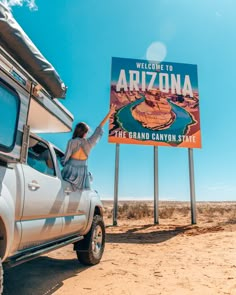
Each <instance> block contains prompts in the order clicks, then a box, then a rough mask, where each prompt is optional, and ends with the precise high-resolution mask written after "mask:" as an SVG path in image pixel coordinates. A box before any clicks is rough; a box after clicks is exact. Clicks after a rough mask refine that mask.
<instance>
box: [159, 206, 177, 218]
mask: <svg viewBox="0 0 236 295" xmlns="http://www.w3.org/2000/svg"><path fill="white" fill-rule="evenodd" d="M174 211H175V207H163V208H160V210H159V216H160V218H162V219H167V218H171V217H172V216H173V214H174Z"/></svg>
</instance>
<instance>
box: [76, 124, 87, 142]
mask: <svg viewBox="0 0 236 295" xmlns="http://www.w3.org/2000/svg"><path fill="white" fill-rule="evenodd" d="M88 131H89V127H88V125H87V124H85V123H84V122H80V123H78V124H77V125H76V126H75V130H74V133H73V136H72V139H74V138H77V137H79V138H83V137H84V135H85V133H87V132H88Z"/></svg>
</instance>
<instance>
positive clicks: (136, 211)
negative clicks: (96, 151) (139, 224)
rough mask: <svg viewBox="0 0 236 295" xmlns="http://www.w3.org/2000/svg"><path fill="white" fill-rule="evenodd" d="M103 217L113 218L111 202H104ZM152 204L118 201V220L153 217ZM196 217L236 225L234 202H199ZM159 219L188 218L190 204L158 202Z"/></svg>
mask: <svg viewBox="0 0 236 295" xmlns="http://www.w3.org/2000/svg"><path fill="white" fill-rule="evenodd" d="M103 203H104V207H105V216H106V217H107V218H111V217H112V216H113V202H112V201H104V202H103ZM153 207H154V206H153V202H151V201H120V202H119V203H118V218H120V219H136V220H137V219H142V218H145V217H153V216H154V208H153ZM196 210H197V212H196V213H197V216H198V218H200V219H201V217H202V218H203V217H204V218H205V219H208V221H209V222H211V221H212V220H216V219H217V218H218V217H220V218H221V219H222V218H223V219H224V220H226V221H228V222H232V223H236V202H212V203H211V202H199V203H197V204H196ZM158 214H159V218H160V219H171V218H177V217H181V216H182V217H189V216H190V214H191V208H190V204H189V203H187V202H166V201H165V202H160V203H159V210H158Z"/></svg>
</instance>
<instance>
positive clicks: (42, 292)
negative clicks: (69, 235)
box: [4, 204, 236, 295]
mask: <svg viewBox="0 0 236 295" xmlns="http://www.w3.org/2000/svg"><path fill="white" fill-rule="evenodd" d="M209 206H210V205H209ZM209 206H208V207H207V208H208V209H207V210H205V212H206V211H207V214H206V213H204V210H203V211H202V212H203V213H202V214H200V215H199V216H198V220H199V221H198V223H197V225H191V224H190V217H189V214H188V215H187V216H184V217H183V216H181V215H178V214H180V213H178V212H176V214H173V215H172V216H171V218H165V219H160V224H159V225H154V224H153V218H152V217H144V218H141V219H137V220H136V219H125V218H122V219H121V220H118V226H117V227H113V226H110V225H111V224H112V220H111V218H110V217H111V216H110V215H109V214H107V216H106V225H107V228H106V232H107V235H106V248H105V252H104V255H103V258H102V261H101V262H100V264H98V265H96V266H93V267H85V266H83V265H81V264H80V263H79V262H78V261H77V258H76V255H75V253H74V252H73V250H72V246H71V245H70V246H67V247H64V248H61V249H59V250H56V251H54V252H51V253H50V254H48V255H45V256H41V257H39V258H37V259H35V260H33V261H30V262H27V263H25V264H23V265H20V266H17V267H15V268H12V269H8V270H6V271H5V286H4V295H13V294H14V295H15V294H16V295H31V294H32V295H46V294H57V295H59V294H67V295H72V294H73V295H74V294H96V295H113V294H115V295H119V294H127V295H128V294H129V295H138V294H142V295H143V294H144V295H159V294H160V295H167V294H168V295H172V294H174V295H175V294H181V295H188V294H191V295H192V294H194V295H205V294H207V295H217V294H220V295H223V294H228V295H236V219H234V218H232V216H233V217H234V216H235V211H234V210H235V207H234V208H232V210H233V212H230V209H229V210H228V211H227V214H228V215H227V214H226V213H225V212H226V211H224V212H223V211H222V212H223V213H222V212H221V211H220V210H219V212H218V211H217V212H213V211H212V212H211V210H210V209H209V208H210V207H209ZM219 206H225V205H224V204H221V205H219ZM230 207H231V205H230V204H229V208H230Z"/></svg>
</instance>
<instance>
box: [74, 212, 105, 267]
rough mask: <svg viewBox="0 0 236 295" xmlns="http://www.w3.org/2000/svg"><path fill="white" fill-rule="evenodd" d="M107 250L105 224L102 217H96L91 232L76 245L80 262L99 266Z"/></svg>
mask: <svg viewBox="0 0 236 295" xmlns="http://www.w3.org/2000/svg"><path fill="white" fill-rule="evenodd" d="M104 248H105V224H104V221H103V219H102V216H99V215H95V216H94V217H93V222H92V226H91V229H90V231H89V232H88V233H87V234H86V235H85V237H84V239H83V240H82V241H80V242H79V243H78V244H77V245H76V254H77V257H78V260H79V261H80V262H81V263H82V264H85V265H95V264H98V263H99V262H100V260H101V258H102V254H103V251H104Z"/></svg>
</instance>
